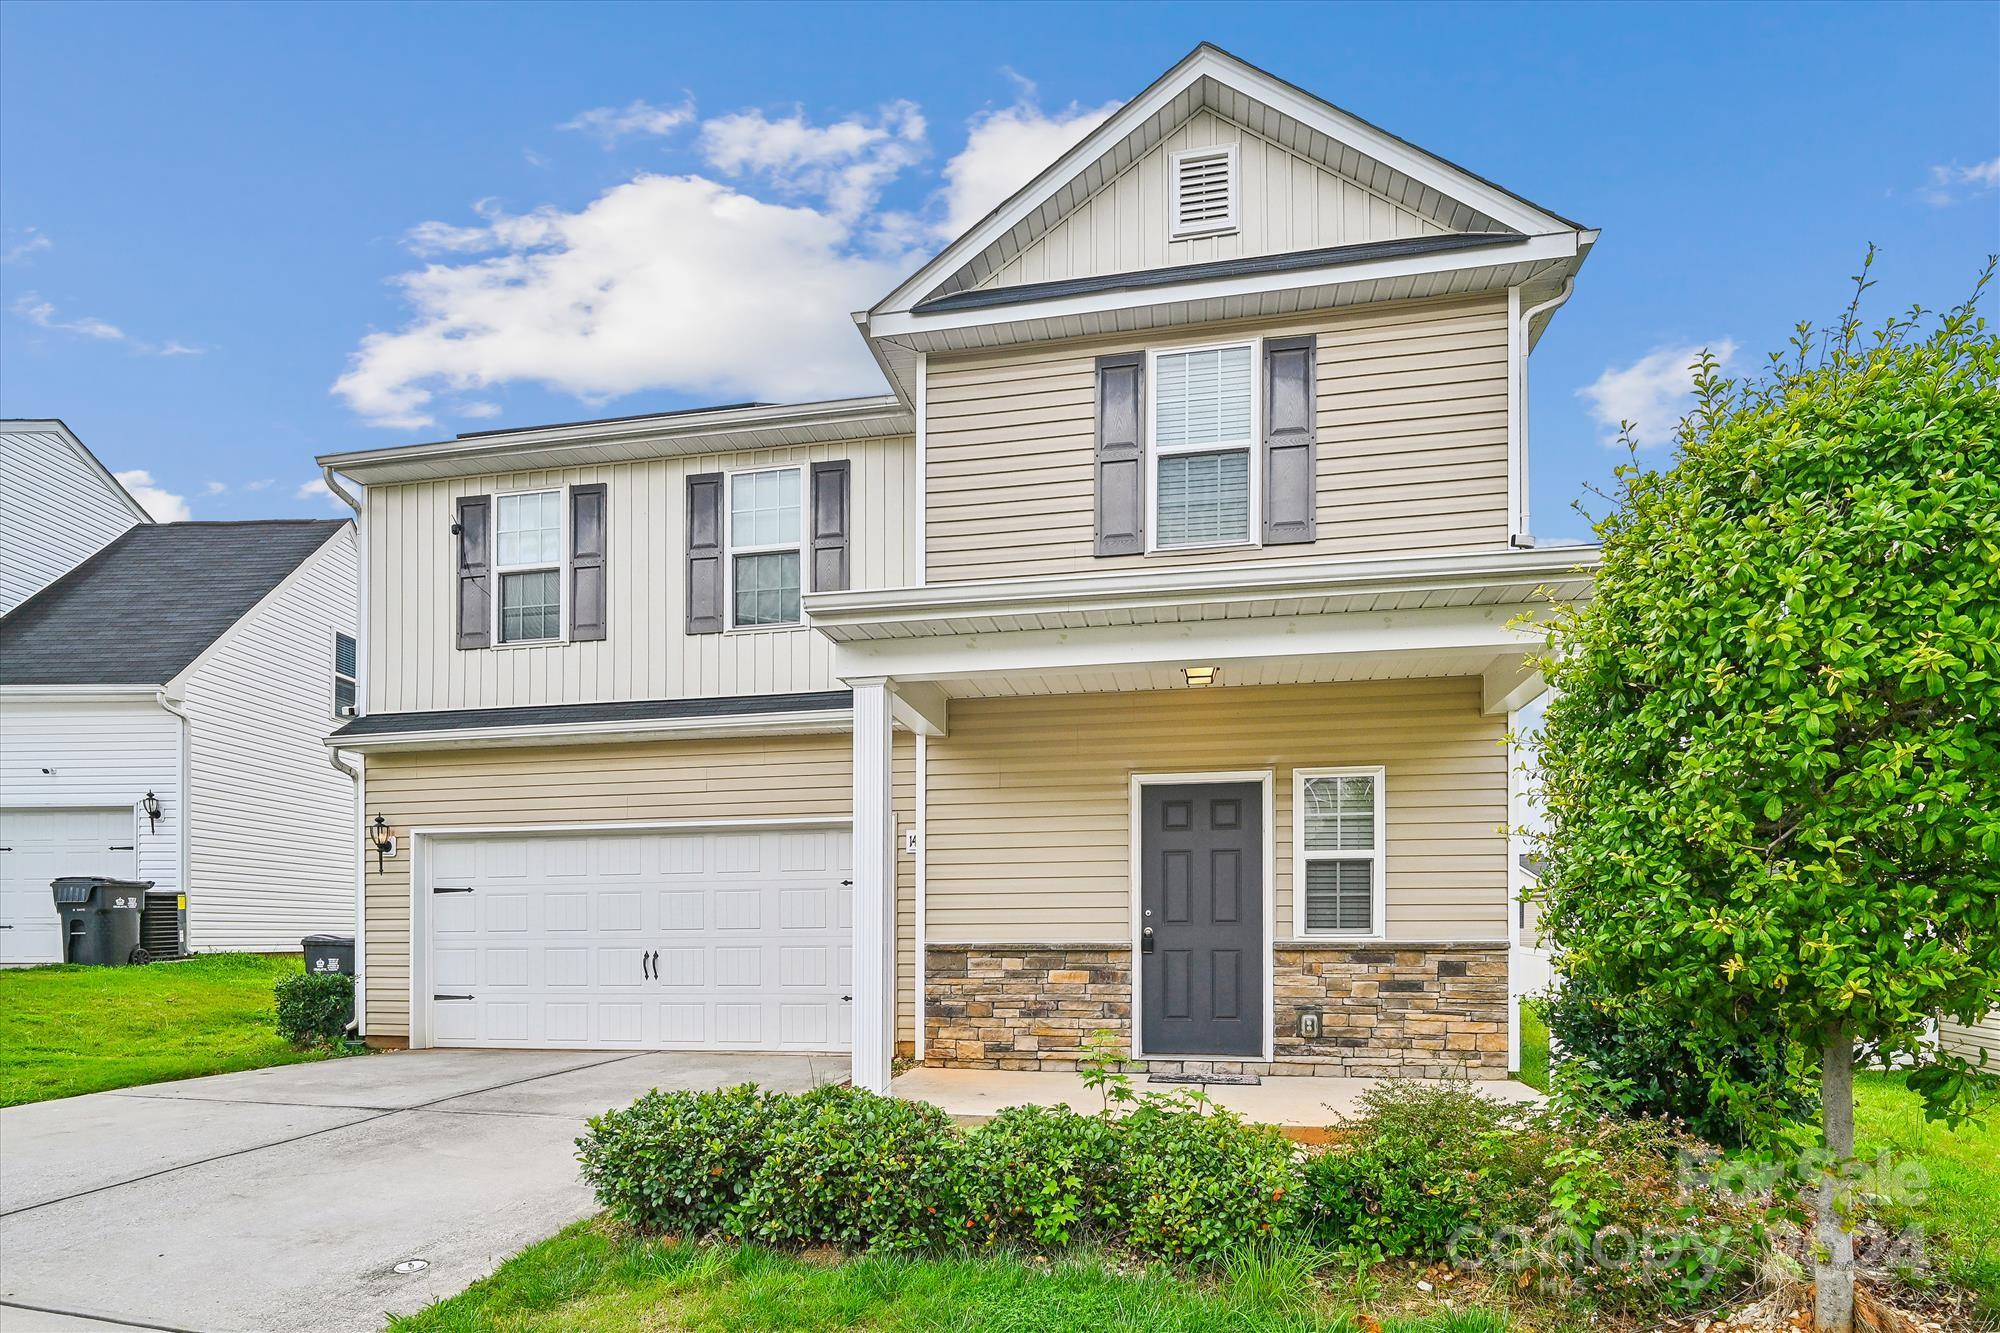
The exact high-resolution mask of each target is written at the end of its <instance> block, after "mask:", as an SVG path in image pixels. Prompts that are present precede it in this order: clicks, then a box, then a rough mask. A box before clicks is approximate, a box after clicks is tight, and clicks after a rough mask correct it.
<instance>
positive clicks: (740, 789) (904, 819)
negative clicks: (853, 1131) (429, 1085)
mask: <svg viewBox="0 0 2000 1333" xmlns="http://www.w3.org/2000/svg"><path fill="white" fill-rule="evenodd" d="M853 767H854V742H853V738H852V737H851V736H849V735H848V734H847V733H845V732H840V733H837V734H827V735H814V736H767V737H755V738H727V739H715V740H688V741H648V742H644V743H640V744H626V745H566V746H547V747H520V748H515V747H505V748H494V749H463V750H437V751H429V752H425V753H421V754H408V755H405V754H395V753H387V754H377V755H371V756H369V758H368V761H367V780H368V809H367V812H366V813H367V818H369V819H371V820H372V819H373V818H374V817H375V815H377V814H378V813H379V814H381V815H382V816H383V817H384V818H385V819H387V820H388V821H389V822H390V824H391V825H393V826H394V827H395V829H396V830H397V832H398V834H399V835H400V836H401V837H402V838H403V840H404V844H403V846H402V847H401V848H400V849H399V850H398V852H397V854H396V858H395V859H394V860H391V861H387V862H385V863H384V865H383V867H382V868H381V869H379V870H378V869H377V868H376V861H375V857H374V855H373V854H372V853H371V854H370V855H369V856H368V858H367V894H368V902H367V930H368V947H367V973H368V975H367V987H368V998H367V1004H368V1014H367V1025H368V1036H369V1037H370V1038H372V1039H376V1040H382V1039H388V1040H391V1041H393V1040H395V1039H398V1038H407V1037H408V1036H409V1031H410V949H411V947H412V944H413V941H412V940H411V939H410V852H409V844H408V838H409V834H410V832H411V830H413V829H424V828H455V829H463V828H479V827H485V826H491V827H493V828H494V829H495V830H496V831H498V830H502V829H506V828H509V827H519V826H522V825H538V824H631V823H644V822H647V821H656V820H672V821H690V820H693V821H711V820H712V821H714V822H716V823H718V824H724V823H728V822H729V821H732V820H758V819H771V818H778V817H783V818H789V819H797V818H818V817H825V818H827V819H835V820H845V819H848V818H849V817H850V816H851V814H852V811H853V807H854V799H853V781H852V776H851V775H852V772H853ZM915 771H916V744H915V742H914V740H913V739H912V738H911V737H910V736H908V735H907V734H903V733H898V734H897V736H896V747H895V755H894V764H893V771H892V774H891V779H892V799H893V803H894V807H895V813H896V827H897V831H898V832H897V842H896V904H897V906H896V916H897V929H896V934H897V947H896V969H897V985H896V994H897V1005H896V1010H897V1014H896V1033H897V1040H898V1041H904V1042H906V1041H909V1040H911V1034H912V1032H913V1030H914V1028H913V1002H914V1001H913V996H914V991H913V986H914V979H915V940H916V862H915V858H913V857H911V856H909V855H908V854H906V853H905V852H904V851H903V849H902V848H903V844H902V831H903V830H905V829H908V828H910V827H911V826H912V824H913V821H914V812H915V809H916V786H915ZM414 944H415V946H416V947H419V948H421V947H422V946H423V942H422V941H421V940H419V941H414Z"/></svg>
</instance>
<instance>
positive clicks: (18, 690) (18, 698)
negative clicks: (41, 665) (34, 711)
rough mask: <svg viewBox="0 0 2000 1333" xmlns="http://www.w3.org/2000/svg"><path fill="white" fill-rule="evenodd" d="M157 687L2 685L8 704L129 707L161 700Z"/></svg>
mask: <svg viewBox="0 0 2000 1333" xmlns="http://www.w3.org/2000/svg"><path fill="white" fill-rule="evenodd" d="M159 693H160V687H159V686H158V685H0V701H4V702H6V703H24V704H38V703H93V702H103V703H112V702H116V703H130V702H133V701H135V700H139V699H154V698H157V697H158V696H159Z"/></svg>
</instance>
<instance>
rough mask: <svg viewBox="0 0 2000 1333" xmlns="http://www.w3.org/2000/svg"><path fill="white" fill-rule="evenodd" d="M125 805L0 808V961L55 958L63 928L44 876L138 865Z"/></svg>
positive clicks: (124, 873) (112, 871) (116, 874)
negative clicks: (119, 808)
mask: <svg viewBox="0 0 2000 1333" xmlns="http://www.w3.org/2000/svg"><path fill="white" fill-rule="evenodd" d="M135 818H136V816H135V815H134V814H133V813H132V811H131V810H130V809H121V810H22V809H13V810H0V964H4V963H59V962H61V961H62V932H61V929H60V927H58V926H57V924H56V906H55V897H54V896H53V895H52V894H51V893H50V892H49V881H50V880H52V879H56V878H59V877H61V876H63V875H103V876H105V877H106V878H107V879H131V878H132V877H133V876H134V875H136V874H137V873H138V864H139V862H138V853H137V852H136V851H134V850H133V849H134V847H135V845H136V840H135V838H134V836H133V829H134V825H133V820H134V819H135Z"/></svg>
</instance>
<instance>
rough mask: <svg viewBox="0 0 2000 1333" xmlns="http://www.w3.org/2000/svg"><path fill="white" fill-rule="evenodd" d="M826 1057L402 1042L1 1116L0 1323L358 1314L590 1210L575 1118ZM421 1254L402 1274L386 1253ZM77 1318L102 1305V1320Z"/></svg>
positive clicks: (365, 1315) (779, 1076)
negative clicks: (380, 1050)
mask: <svg viewBox="0 0 2000 1333" xmlns="http://www.w3.org/2000/svg"><path fill="white" fill-rule="evenodd" d="M847 1071H848V1065H847V1059H846V1057H845V1056H839V1057H833V1056H804V1055H698V1054H680V1053H674V1054H666V1053H651V1052H648V1053H639V1054H629V1055H620V1054H614V1053H610V1052H604V1051H590V1052H578V1051H416V1052H404V1053H400V1054H393V1055H372V1056H366V1057H357V1058H354V1059H347V1060H333V1061H327V1062H324V1063H319V1064H306V1065H289V1066H285V1067H282V1068H278V1069H259V1070H253V1071H251V1072H248V1073H243V1074H222V1075H218V1076H216V1077H214V1078H202V1079H189V1080H187V1081H185V1082H180V1083H159V1084H154V1085H152V1086H149V1087H143V1088H129V1089H125V1090H123V1091H119V1092H101V1093H93V1094H91V1095H90V1096H87V1097H72V1098H68V1099H66V1100H63V1101H55V1102H41V1103H38V1104H35V1105H32V1106H19V1107H11V1108H9V1109H7V1110H4V1111H0V1333H42V1331H43V1330H47V1331H48V1333H58V1331H59V1330H68V1329H83V1328H92V1327H127V1328H129V1327H139V1328H157V1329H176V1330H199V1333H211V1331H213V1333H236V1331H239V1330H240V1331H242V1333H291V1330H315V1331H317V1330H329V1331H344V1330H373V1329H379V1328H380V1327H381V1326H382V1322H383V1318H384V1315H385V1314H386V1313H388V1312H395V1313H407V1312H409V1311H413V1310H416V1309H419V1308H421V1307H422V1306H424V1305H426V1304H428V1303H430V1302H431V1301H433V1300H436V1299H438V1298H439V1297H442V1296H448V1295H451V1294H453V1293H455V1292H457V1291H460V1290H462V1289H463V1288H464V1287H465V1286H466V1285H467V1284H468V1283H470V1282H472V1281H473V1280H475V1279H477V1278H479V1277H483V1276H484V1275H485V1274H487V1273H489V1272H491V1271H492V1270H493V1268H494V1267H495V1266H496V1265H498V1264H499V1263H500V1261H501V1260H503V1259H505V1258H507V1257H508V1256H509V1255H511V1254H513V1253H514V1252H515V1251H516V1250H519V1249H520V1248H521V1247H522V1246H524V1245H527V1244H529V1243H531V1242H533V1241H536V1240H540V1239H542V1238H543V1237H545V1236H548V1235H550V1234H552V1233H554V1232H555V1231H558V1230H560V1229H561V1228H562V1227H563V1226H565V1225H567V1224H568V1223H570V1222H572V1221H574V1220H576V1219H577V1218H580V1217H585V1216H588V1215H589V1214H590V1213H591V1212H593V1211H594V1209H595V1204H594V1202H593V1200H592V1198H591V1195H590V1192H589V1191H588V1190H587V1189H585V1188H584V1186H583V1185H582V1183H581V1182H580V1181H579V1180H578V1178H577V1170H576V1157H575V1154H576V1146H575V1139H576V1137H577V1135H578V1134H580V1133H581V1132H582V1131H583V1122H584V1119H585V1118H586V1117H588V1116H591V1115H595V1114H597V1113H598V1112H600V1111H603V1110H605V1109H607V1108H609V1107H613V1106H622V1105H624V1104H626V1103H627V1102H630V1101H631V1100H632V1099H633V1098H634V1097H636V1096H638V1095H639V1094H640V1093H642V1092H645V1091H646V1090H647V1089H649V1088H654V1087H659V1088H710V1087H724V1086H728V1085H730V1084H735V1083H742V1082H755V1083H759V1084H761V1085H763V1086H765V1087H768V1088H774V1089H779V1090H783V1091H801V1090H804V1089H806V1088H809V1087H811V1086H813V1085H814V1084H816V1083H821V1082H827V1081H831V1080H835V1079H841V1078H845V1077H846V1075H847ZM406 1260H423V1261H424V1263H425V1266H424V1267H423V1268H422V1269H421V1270H420V1271H418V1272H415V1273H411V1274H398V1273H397V1272H395V1267H396V1265H397V1264H399V1263H402V1262H404V1261H406ZM98 1321H104V1322H102V1323H100V1322H98Z"/></svg>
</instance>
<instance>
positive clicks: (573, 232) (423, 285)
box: [333, 175, 911, 430]
mask: <svg viewBox="0 0 2000 1333" xmlns="http://www.w3.org/2000/svg"><path fill="white" fill-rule="evenodd" d="M486 232H487V237H488V245H489V248H490V251H491V253H488V254H486V255H484V256H482V257H479V258H476V259H465V260H462V261H459V262H456V263H444V262H437V263H432V264H429V265H427V266H425V267H424V268H422V269H420V270H418V271H415V272H411V273H405V274H403V275H401V276H400V277H399V278H398V279H397V280H396V282H397V285H398V286H399V287H400V288H401V289H402V294H403V296H404V298H405V300H406V301H407V302H408V304H409V306H410V308H411V312H412V315H411V319H410V321H409V322H408V323H407V324H405V325H404V326H403V327H402V328H400V329H397V330H395V331H393V332H386V331H385V332H376V333H371V334H369V335H368V336H367V337H365V338H363V339H362V341H361V346H360V347H359V348H358V349H357V350H356V351H355V352H354V353H353V355H352V356H351V357H350V358H349V362H348V367H347V370H346V372H345V373H344V374H342V375H341V376H340V378H339V379H338V380H337V381H336V382H335V384H334V386H333V391H334V392H335V393H337V394H339V395H340V396H341V397H342V398H344V399H345V400H346V401H347V403H348V405H349V406H350V407H352V408H353V409H354V410H355V411H356V412H358V413H360V414H361V415H362V416H364V417H366V418H368V419H369V420H370V421H371V422H373V423H374V424H377V425H381V426H389V427H394V428H397V429H404V430H412V429H416V428H418V427H422V426H427V425H430V424H432V422H433V415H432V413H433V411H434V410H435V409H434V403H433V400H434V398H435V396H436V394H437V393H438V392H439V391H440V390H450V391H454V392H461V393H462V392H474V391H477V390H479V389H481V388H483V387H485V386H487V385H493V384H501V383H506V382H509V381H515V380H526V381H530V382H533V383H539V384H543V385H547V386H548V387H550V388H553V389H557V390H560V391H562V392H565V393H569V394H573V395H575V396H576V397H578V398H581V399H583V400H585V401H586V402H596V401H603V400H605V399H608V398H613V397H616V396H618V395H620V394H626V393H633V392H636V391H638V390H641V389H663V390H674V391H680V392H687V393H699V394H705V395H716V396H721V397H726V398H758V399H799V398H811V397H818V396H823V395H830V394H838V393H845V392H856V391H866V390H868V389H871V388H873V387H875V386H876V385H877V384H879V382H880V381H879V372H878V371H877V370H876V369H875V367H874V364H873V362H872V361H871V360H870V358H869V356H868V353H867V349H866V348H865V347H864V346H863V345H862V342H861V340H860V339H859V338H858V337H856V336H855V332H854V329H853V326H852V324H851V323H850V322H849V320H848V319H847V312H848V311H850V310H855V309H858V308H860V307H862V306H864V305H866V304H867V303H868V302H870V301H871V300H873V299H875V298H876V297H877V296H879V295H881V293H882V292H884V291H887V290H888V289H889V287H890V286H891V285H893V283H894V282H895V280H896V279H897V278H898V277H900V276H901V274H902V273H903V272H904V271H905V270H906V269H907V267H908V265H909V262H910V258H911V257H910V256H908V255H898V254H889V255H875V254H863V253H860V252H859V251H858V249H857V246H856V233H855V227H854V225H853V223H852V222H850V221H849V220H846V219H843V218H841V217H839V216H837V215H835V214H833V213H831V212H828V211H822V210H820V209H815V208H810V207H803V206H797V207H785V206H780V205H776V204H771V203H766V202H764V201H762V200H759V199H756V198H752V197H751V196H749V195H746V194H743V193H741V192H740V191H737V190H734V189H731V188H730V187H728V186H726V185H722V184H718V183H717V182H714V181H710V180H704V179H702V178H700V177H698V176H652V175H641V176H639V177H637V178H636V179H634V180H632V181H629V182H627V183H626V184H623V185H619V186H616V187H614V188H613V189H611V190H608V191H606V192H605V193H604V194H602V195H600V196H599V197H598V198H597V199H596V200H594V201H592V202H591V203H590V204H588V205H586V206H585V207H584V208H582V209H580V210H578V211H576V212H573V213H570V212H564V211H562V210H560V209H556V208H543V209H539V210H536V211H535V212H532V213H528V214H520V215H507V214H501V213H497V212H496V213H494V214H492V215H491V216H490V217H488V218H487V220H486Z"/></svg>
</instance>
